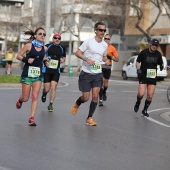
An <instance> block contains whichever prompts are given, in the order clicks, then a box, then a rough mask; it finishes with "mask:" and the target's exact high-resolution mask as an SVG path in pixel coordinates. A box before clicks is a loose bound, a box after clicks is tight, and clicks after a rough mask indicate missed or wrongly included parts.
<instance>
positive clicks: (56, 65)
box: [49, 60, 58, 69]
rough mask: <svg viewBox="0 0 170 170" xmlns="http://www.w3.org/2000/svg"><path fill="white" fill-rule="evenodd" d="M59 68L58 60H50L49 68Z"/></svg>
mask: <svg viewBox="0 0 170 170" xmlns="http://www.w3.org/2000/svg"><path fill="white" fill-rule="evenodd" d="M57 67H58V60H50V62H49V68H54V69H57Z"/></svg>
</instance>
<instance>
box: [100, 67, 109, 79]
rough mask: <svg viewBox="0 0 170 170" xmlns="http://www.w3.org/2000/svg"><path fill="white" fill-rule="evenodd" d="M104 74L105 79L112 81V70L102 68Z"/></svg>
mask: <svg viewBox="0 0 170 170" xmlns="http://www.w3.org/2000/svg"><path fill="white" fill-rule="evenodd" d="M102 73H103V77H104V78H105V79H110V75H111V69H107V68H102Z"/></svg>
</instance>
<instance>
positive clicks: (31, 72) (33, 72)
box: [28, 66, 40, 78]
mask: <svg viewBox="0 0 170 170" xmlns="http://www.w3.org/2000/svg"><path fill="white" fill-rule="evenodd" d="M39 76H40V68H39V67H32V66H29V69H28V77H33V78H34V77H39Z"/></svg>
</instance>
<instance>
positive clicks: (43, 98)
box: [41, 95, 46, 103]
mask: <svg viewBox="0 0 170 170" xmlns="http://www.w3.org/2000/svg"><path fill="white" fill-rule="evenodd" d="M41 101H42V102H43V103H44V102H45V101H46V95H42V97H41Z"/></svg>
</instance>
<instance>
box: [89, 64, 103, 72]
mask: <svg viewBox="0 0 170 170" xmlns="http://www.w3.org/2000/svg"><path fill="white" fill-rule="evenodd" d="M90 70H91V72H92V73H101V72H102V65H101V64H95V65H93V66H91V67H90Z"/></svg>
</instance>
